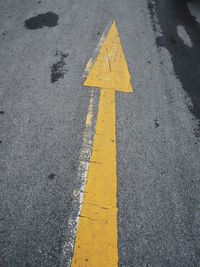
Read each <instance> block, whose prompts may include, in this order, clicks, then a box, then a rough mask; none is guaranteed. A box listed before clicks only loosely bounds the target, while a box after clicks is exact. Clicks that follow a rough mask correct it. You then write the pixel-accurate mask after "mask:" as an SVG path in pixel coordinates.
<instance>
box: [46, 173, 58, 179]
mask: <svg viewBox="0 0 200 267" xmlns="http://www.w3.org/2000/svg"><path fill="white" fill-rule="evenodd" d="M55 177H56V175H55V173H50V174H49V176H48V178H49V179H50V180H53V179H54V178H55Z"/></svg>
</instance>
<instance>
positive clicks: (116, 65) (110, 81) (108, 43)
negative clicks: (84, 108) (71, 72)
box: [84, 22, 132, 92]
mask: <svg viewBox="0 0 200 267" xmlns="http://www.w3.org/2000/svg"><path fill="white" fill-rule="evenodd" d="M130 80H131V76H130V73H129V70H128V66H127V63H126V59H125V56H124V53H123V49H122V45H121V42H120V38H119V34H118V31H117V27H116V23H115V22H113V24H112V26H111V28H110V30H109V32H108V35H107V37H106V39H105V41H104V42H103V44H102V46H101V49H100V52H99V54H98V56H97V59H96V61H95V63H94V65H93V67H92V68H91V70H90V73H89V75H88V77H87V79H86V80H85V82H84V85H85V86H90V87H98V88H108V89H112V90H118V91H122V92H132V86H131V82H130Z"/></svg>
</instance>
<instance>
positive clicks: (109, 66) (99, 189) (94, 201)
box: [72, 22, 132, 267]
mask: <svg viewBox="0 0 200 267" xmlns="http://www.w3.org/2000/svg"><path fill="white" fill-rule="evenodd" d="M84 85H85V86H90V87H98V88H100V89H101V94H100V102H99V110H98V117H97V124H96V133H95V136H94V143H93V150H92V155H91V159H90V166H89V170H88V175H87V183H86V189H85V193H84V198H83V204H82V209H81V214H80V220H79V225H78V230H77V236H76V242H75V248H74V256H73V259H72V267H75V266H76V267H82V266H90V267H98V266H99V267H104V266H105V267H107V266H108V267H109V266H117V265H118V242H117V173H116V127H115V124H116V116H115V91H116V90H118V91H122V92H132V87H131V83H130V74H129V71H128V66H127V63H126V59H125V56H124V53H123V50H122V45H121V42H120V38H119V34H118V31H117V27H116V24H115V22H113V24H112V26H111V28H110V30H109V32H108V35H107V37H106V39H105V41H104V42H103V44H102V46H101V49H100V52H99V54H98V56H97V59H96V61H95V62H94V65H93V66H92V69H91V71H90V73H89V75H88V77H87V79H86V80H85V82H84Z"/></svg>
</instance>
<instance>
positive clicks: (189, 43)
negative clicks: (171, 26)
mask: <svg viewBox="0 0 200 267" xmlns="http://www.w3.org/2000/svg"><path fill="white" fill-rule="evenodd" d="M177 33H178V35H179V37H180V38H181V39H182V40H183V42H184V44H185V45H187V46H189V47H192V41H191V39H190V36H189V35H188V34H187V32H186V30H185V28H184V27H183V26H182V25H178V26H177Z"/></svg>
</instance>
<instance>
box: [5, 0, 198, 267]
mask: <svg viewBox="0 0 200 267" xmlns="http://www.w3.org/2000/svg"><path fill="white" fill-rule="evenodd" d="M0 14H1V15H0V63H1V69H0V141H1V142H0V266H2V267H15V266H16V267H18V266H19V267H25V266H26V267H32V266H34V267H35V266H37V267H38V266H42V267H43V266H44V267H46V266H52V267H55V266H68V265H69V262H70V259H71V256H72V250H73V249H72V248H71V251H70V249H69V251H68V253H65V250H66V248H67V242H69V240H71V239H73V229H71V228H70V227H69V221H71V222H72V224H71V225H73V221H75V219H76V216H77V214H78V209H79V205H78V204H77V200H76V194H75V192H77V191H79V190H80V189H81V179H80V176H79V175H77V172H78V166H79V156H80V152H81V146H82V140H83V132H84V127H85V118H86V115H87V109H88V105H89V98H90V92H91V90H90V89H89V88H84V87H83V86H82V83H83V80H84V78H83V72H84V68H85V65H86V63H87V61H88V60H89V59H90V57H91V56H92V53H93V51H94V49H95V47H96V45H97V43H98V41H99V39H100V37H101V34H102V33H103V31H104V29H105V28H106V27H107V25H108V24H109V22H110V21H111V20H115V21H116V22H117V25H118V30H119V34H120V38H121V41H122V44H123V48H124V52H125V55H126V58H127V62H128V65H129V69H130V73H131V75H132V84H133V87H134V93H133V94H122V93H117V96H116V111H117V123H116V127H117V174H118V208H119V212H118V232H119V234H118V235H119V266H123V267H129V266H130V267H132V266H134V267H136V266H137V267H140V266H145V267H150V266H152V267H165V266H167V267H168V266H169V267H176V266H177V267H193V266H200V175H199V173H200V160H199V159H200V90H199V87H200V78H199V77H200V72H199V70H200V57H199V54H200V53H198V52H199V49H200V46H199V45H200V37H199V36H200V16H199V14H200V4H199V2H198V1H193V2H191V1H190V2H188V3H186V1H184V0H182V1H181V0H166V1H161V0H160V1H159V0H156V1H153V0H123V1H120V0H115V1H114V0H109V1H108V0H107V1H106V0H77V1H73V0H49V1H45V0H41V1H38V0H37V1H32V0H28V1H24V0H2V1H1V2H0ZM94 94H95V97H94V107H95V110H94V113H95V115H96V113H97V107H98V90H97V89H94ZM95 117H96V116H94V118H95ZM93 123H94V124H95V121H94V122H93Z"/></svg>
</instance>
